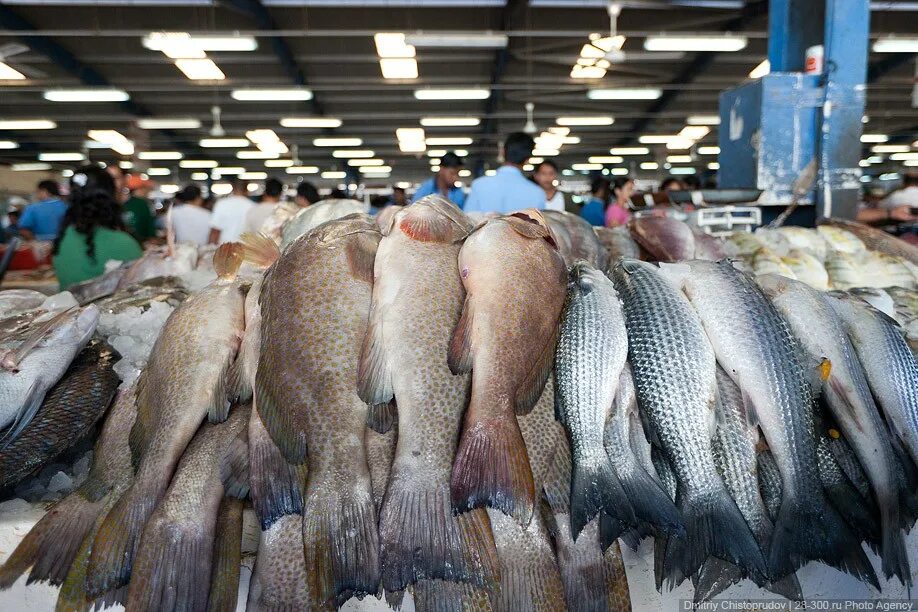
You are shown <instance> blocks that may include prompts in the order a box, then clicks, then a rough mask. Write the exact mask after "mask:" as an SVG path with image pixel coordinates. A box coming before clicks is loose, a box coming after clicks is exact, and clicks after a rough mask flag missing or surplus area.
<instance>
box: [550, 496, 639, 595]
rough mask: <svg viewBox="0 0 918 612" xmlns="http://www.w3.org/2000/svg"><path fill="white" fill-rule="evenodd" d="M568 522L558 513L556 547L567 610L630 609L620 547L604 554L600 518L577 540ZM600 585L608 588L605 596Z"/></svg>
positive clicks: (589, 525) (556, 517) (556, 516)
mask: <svg viewBox="0 0 918 612" xmlns="http://www.w3.org/2000/svg"><path fill="white" fill-rule="evenodd" d="M569 524H570V521H569V519H568V517H567V516H566V515H564V514H560V515H555V525H556V529H557V531H556V534H555V550H556V551H557V558H558V568H559V569H560V570H561V582H562V583H563V585H564V599H565V600H566V601H567V607H568V609H569V610H578V611H580V610H583V611H591V612H605V611H607V610H608V611H610V612H611V611H613V610H615V611H617V610H627V609H629V608H630V604H631V602H630V598H629V597H627V594H628V581H627V579H626V578H625V572H624V566H623V565H622V562H621V551H620V550H619V549H618V546H613V547H612V549H611V550H610V551H608V553H607V554H605V555H604V554H603V552H602V550H601V549H600V546H599V528H598V521H591V522H590V523H589V524H588V525H587V526H586V527H585V528H584V530H583V532H581V534H580V537H579V538H577V541H576V542H575V541H574V539H573V538H572V537H571V532H570V527H569ZM601 587H605V591H606V597H601V596H599V595H600V591H598V589H599V588H601ZM623 594H624V595H625V597H622V595H623Z"/></svg>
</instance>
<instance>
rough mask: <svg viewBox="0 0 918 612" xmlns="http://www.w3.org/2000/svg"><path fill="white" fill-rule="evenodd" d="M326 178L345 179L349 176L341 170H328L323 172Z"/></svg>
mask: <svg viewBox="0 0 918 612" xmlns="http://www.w3.org/2000/svg"><path fill="white" fill-rule="evenodd" d="M322 178H324V179H343V178H347V172H343V171H341V170H327V171H325V172H323V173H322Z"/></svg>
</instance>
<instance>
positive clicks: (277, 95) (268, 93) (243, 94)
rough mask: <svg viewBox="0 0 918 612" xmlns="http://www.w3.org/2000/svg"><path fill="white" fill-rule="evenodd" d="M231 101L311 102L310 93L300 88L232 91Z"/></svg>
mask: <svg viewBox="0 0 918 612" xmlns="http://www.w3.org/2000/svg"><path fill="white" fill-rule="evenodd" d="M230 97H231V98H232V99H233V100H239V101H240V102H293V101H299V100H312V91H310V90H308V89H304V88H302V87H286V88H280V89H234V90H233V91H231V92H230Z"/></svg>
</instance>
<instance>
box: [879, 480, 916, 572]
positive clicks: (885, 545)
mask: <svg viewBox="0 0 918 612" xmlns="http://www.w3.org/2000/svg"><path fill="white" fill-rule="evenodd" d="M884 502H885V503H884ZM879 505H880V527H881V529H882V533H883V536H882V537H883V540H882V544H881V545H880V558H881V559H882V562H883V574H884V575H885V576H886V578H887V579H889V578H891V577H892V576H896V577H897V578H898V579H899V582H901V583H902V584H903V585H905V586H906V587H908V588H909V589H911V586H912V572H911V568H910V567H909V563H908V553H906V551H905V540H904V539H903V537H902V530H901V528H900V516H899V499H898V496H895V495H893V496H892V499H888V500H880V504H879Z"/></svg>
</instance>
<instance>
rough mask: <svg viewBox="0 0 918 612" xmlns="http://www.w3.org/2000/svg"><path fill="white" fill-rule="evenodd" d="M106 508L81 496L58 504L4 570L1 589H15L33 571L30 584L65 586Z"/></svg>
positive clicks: (75, 493)
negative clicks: (47, 583)
mask: <svg viewBox="0 0 918 612" xmlns="http://www.w3.org/2000/svg"><path fill="white" fill-rule="evenodd" d="M103 504H104V501H103V502H98V501H97V502H91V501H89V500H87V499H86V498H84V497H83V496H82V495H80V493H79V492H73V493H71V494H70V495H68V496H67V497H65V498H64V499H62V500H61V501H59V502H58V503H56V504H54V505H53V506H52V507H51V509H50V510H48V513H47V514H45V515H44V516H43V517H42V518H41V520H40V521H38V523H36V524H35V526H34V527H32V529H31V530H29V533H28V534H26V536H25V538H23V540H22V541H21V542H20V543H19V545H18V546H17V547H16V550H14V551H13V554H11V555H10V556H9V558H8V559H7V560H6V562H5V563H4V564H3V566H2V567H0V589H8V588H10V587H11V586H13V583H14V582H16V579H17V578H19V576H21V575H22V574H24V573H25V572H26V570H28V569H29V567H31V568H32V571H31V572H30V573H29V579H28V581H27V584H31V583H33V582H49V583H50V584H52V585H54V586H59V585H60V584H62V583H63V581H64V578H66V576H67V572H68V571H69V570H70V566H71V564H72V563H73V560H74V559H75V558H76V555H77V551H78V550H79V548H80V545H81V544H82V543H83V539H84V538H85V537H86V534H88V533H89V532H90V531H91V530H92V527H93V524H94V523H95V522H96V518H97V517H98V515H99V513H100V512H101V511H102V507H103Z"/></svg>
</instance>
